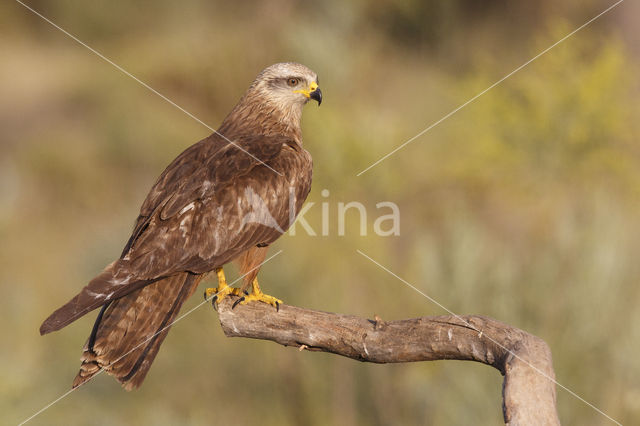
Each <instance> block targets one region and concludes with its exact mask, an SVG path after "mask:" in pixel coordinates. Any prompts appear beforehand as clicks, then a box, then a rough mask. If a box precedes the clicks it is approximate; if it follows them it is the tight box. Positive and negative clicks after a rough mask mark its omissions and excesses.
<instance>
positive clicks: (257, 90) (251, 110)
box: [221, 62, 322, 134]
mask: <svg viewBox="0 0 640 426" xmlns="http://www.w3.org/2000/svg"><path fill="white" fill-rule="evenodd" d="M311 99H313V100H315V101H316V102H318V105H320V103H321V102H322V92H321V91H320V88H319V87H318V76H317V74H316V73H315V72H313V71H312V70H310V69H309V68H307V67H305V66H304V65H302V64H298V63H295V62H282V63H278V64H274V65H271V66H269V67H267V68H265V69H264V70H263V71H262V72H261V73H260V74H258V76H257V77H256V79H255V80H254V81H253V83H252V84H251V86H250V87H249V89H248V90H247V92H246V93H245V95H244V96H243V98H242V99H241V100H240V102H239V103H238V104H237V105H236V106H235V108H234V109H233V111H232V112H231V113H230V114H229V116H227V118H226V119H225V121H224V122H223V124H222V127H221V130H225V131H227V132H228V131H230V130H229V129H231V130H232V131H237V132H238V133H241V132H246V131H247V127H248V126H257V127H259V129H257V130H255V131H260V132H264V133H278V132H280V133H282V132H285V133H286V132H288V131H293V132H294V133H296V134H297V133H299V129H300V118H301V116H302V108H303V107H304V105H305V104H306V103H307V102H309V100H311ZM241 123H242V124H241ZM236 128H237V129H236ZM283 129H284V130H283ZM287 129H288V130H287Z"/></svg>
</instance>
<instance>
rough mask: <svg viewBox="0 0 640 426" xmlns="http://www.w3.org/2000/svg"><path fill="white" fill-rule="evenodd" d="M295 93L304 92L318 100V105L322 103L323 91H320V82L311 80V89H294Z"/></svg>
mask: <svg viewBox="0 0 640 426" xmlns="http://www.w3.org/2000/svg"><path fill="white" fill-rule="evenodd" d="M293 93H302V94H303V95H304V96H306V97H307V98H309V99H313V100H315V101H317V102H318V105H320V104H321V103H322V91H320V88H319V87H318V83H316V82H315V81H312V82H311V84H310V85H309V89H302V90H294V91H293Z"/></svg>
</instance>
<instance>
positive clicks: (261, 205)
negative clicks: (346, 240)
mask: <svg viewBox="0 0 640 426" xmlns="http://www.w3.org/2000/svg"><path fill="white" fill-rule="evenodd" d="M309 99H315V100H317V101H318V103H320V101H321V100H322V97H321V92H320V89H318V88H317V76H316V74H315V73H314V72H313V71H311V70H310V69H308V68H307V67H305V66H303V65H300V64H295V63H282V64H275V65H272V66H270V67H268V68H267V69H265V70H264V71H262V72H261V73H260V75H258V77H257V78H256V80H255V81H254V82H253V84H252V85H251V86H250V87H249V89H248V90H247V92H246V93H245V95H244V96H243V97H242V99H241V100H240V101H239V102H238V104H237V105H236V106H235V107H234V108H233V110H232V111H231V113H230V114H229V115H228V116H227V117H226V118H225V120H224V121H223V123H222V125H221V126H220V128H219V129H218V131H217V132H216V133H214V134H212V135H211V136H209V137H207V138H205V139H203V140H201V141H200V142H198V143H196V144H194V145H192V146H191V147H189V148H187V149H186V150H185V151H184V152H183V153H182V154H180V155H179V156H178V157H177V158H176V159H175V160H174V161H173V162H172V163H171V164H170V165H169V166H168V167H167V168H166V169H165V170H164V172H163V173H162V174H161V175H160V177H159V178H158V181H157V182H156V183H155V184H154V186H153V187H152V188H151V191H150V192H149V194H148V195H147V198H146V199H145V201H144V203H143V204H142V207H141V209H140V215H139V216H138V219H137V221H136V224H135V226H134V230H133V233H132V235H131V237H130V239H129V241H128V242H127V244H126V245H125V248H124V250H123V252H122V254H121V256H120V258H119V259H117V260H116V261H114V262H113V263H111V264H110V265H109V266H107V268H105V270H104V271H103V272H102V273H101V274H100V275H98V276H97V277H96V278H94V279H93V280H91V281H90V282H89V284H88V285H87V286H86V287H84V288H83V289H82V290H81V291H80V293H78V294H77V295H76V296H75V297H74V298H73V299H71V300H70V301H69V302H68V303H67V304H65V305H64V306H62V307H61V308H59V309H58V310H56V311H55V312H54V313H53V314H51V316H49V317H48V318H47V319H46V320H45V321H44V323H43V324H42V326H41V327H40V333H41V334H46V333H50V332H52V331H55V330H59V329H60V328H62V327H64V326H66V325H68V324H69V323H71V322H73V321H75V320H76V319H78V318H80V317H81V316H83V315H85V314H86V313H88V312H90V311H92V310H94V309H96V308H98V307H102V310H101V311H100V314H99V315H98V318H97V320H96V324H95V326H94V330H93V332H92V333H91V336H90V338H89V340H88V341H87V344H86V345H85V347H84V351H83V355H82V366H81V368H80V372H79V373H78V376H77V377H76V379H75V380H74V382H73V386H74V387H75V386H78V385H80V384H82V383H84V382H86V381H87V380H89V379H90V378H91V377H93V376H94V375H95V374H96V373H97V372H98V371H100V369H104V370H105V371H106V372H107V373H109V374H111V375H113V376H114V377H116V379H117V380H118V381H120V382H121V383H122V385H123V386H124V387H125V388H126V389H132V388H136V387H138V386H140V384H141V383H142V381H143V380H144V377H145V376H146V374H147V372H148V370H149V368H150V366H151V363H152V362H153V359H154V358H155V356H156V354H157V352H158V349H159V347H160V345H161V344H162V341H163V340H164V338H165V336H166V334H167V333H168V331H169V326H170V324H171V323H172V322H173V320H174V319H175V318H176V316H177V315H178V312H179V310H180V307H181V306H182V304H183V303H184V301H185V300H186V299H187V298H188V297H189V296H191V294H193V292H194V291H195V289H196V288H197V286H198V283H199V282H200V280H201V279H202V278H203V277H204V276H205V275H206V274H207V273H208V272H210V271H212V270H214V269H217V268H219V267H222V266H223V265H225V264H226V263H228V262H230V261H234V260H235V261H237V262H238V263H239V265H240V273H241V274H247V275H246V276H245V278H244V284H243V286H242V288H243V289H246V288H247V287H248V286H249V285H250V284H251V282H252V281H253V279H254V278H255V276H256V275H257V273H258V269H259V265H260V264H261V263H262V261H263V260H264V258H265V256H266V251H267V247H266V246H268V245H269V244H271V243H272V242H274V241H275V240H276V239H277V238H278V237H279V236H280V235H282V232H284V231H286V230H287V229H288V228H289V226H290V225H291V223H292V219H294V218H295V216H296V215H297V214H298V212H299V211H300V209H301V207H302V203H303V202H304V200H305V198H306V197H307V194H308V193H309V190H310V188H311V170H312V163H311V156H310V155H309V153H308V152H307V151H305V150H304V149H303V147H302V134H301V129H300V119H301V115H302V108H303V106H304V105H305V104H306V103H307V102H308V101H309ZM221 135H224V136H221ZM229 140H230V141H232V142H233V144H232V143H229Z"/></svg>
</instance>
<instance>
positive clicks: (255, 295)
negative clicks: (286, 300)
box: [234, 278, 282, 310]
mask: <svg viewBox="0 0 640 426" xmlns="http://www.w3.org/2000/svg"><path fill="white" fill-rule="evenodd" d="M251 290H252V291H251V294H249V295H248V296H244V297H243V298H241V299H240V300H238V301H237V302H236V303H235V304H234V306H235V305H237V304H238V303H240V304H241V305H246V304H247V303H249V302H253V301H258V302H264V303H266V304H268V305H271V306H273V307H275V308H276V309H277V310H280V305H281V304H282V300H280V299H277V298H275V297H273V296H269V295H268V294H264V293H263V292H262V290H260V285H259V284H258V279H257V278H255V279H254V280H253V282H252V283H251Z"/></svg>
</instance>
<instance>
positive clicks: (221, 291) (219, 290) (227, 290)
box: [204, 285, 242, 304]
mask: <svg viewBox="0 0 640 426" xmlns="http://www.w3.org/2000/svg"><path fill="white" fill-rule="evenodd" d="M230 294H232V295H234V296H240V295H241V294H242V293H241V292H240V289H239V288H235V287H231V286H228V285H225V286H224V287H222V286H221V287H210V288H207V289H205V291H204V298H205V299H207V300H208V299H209V298H211V303H213V304H216V303H220V301H221V300H222V299H224V298H225V297H227V296H229V295H230ZM212 296H213V297H212Z"/></svg>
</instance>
